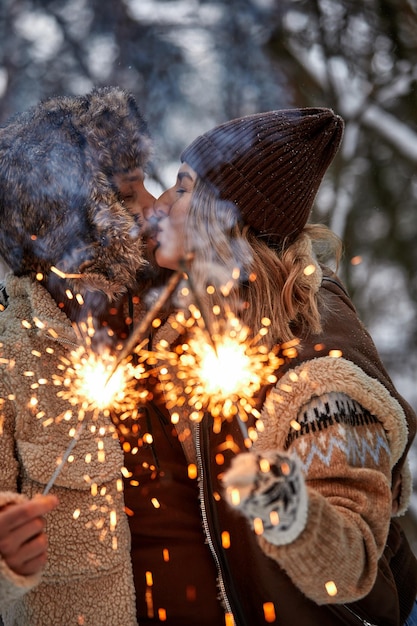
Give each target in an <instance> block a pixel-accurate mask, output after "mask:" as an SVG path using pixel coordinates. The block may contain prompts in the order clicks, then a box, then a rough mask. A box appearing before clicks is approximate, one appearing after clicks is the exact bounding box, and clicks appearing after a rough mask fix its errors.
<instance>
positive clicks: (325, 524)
mask: <svg viewBox="0 0 417 626" xmlns="http://www.w3.org/2000/svg"><path fill="white" fill-rule="evenodd" d="M319 361H321V362H320V363H319ZM263 418H264V421H265V432H264V433H263V435H262V437H261V438H260V441H259V447H260V448H261V449H262V448H263V449H271V447H273V448H275V447H276V448H277V449H280V450H282V451H284V452H287V453H289V454H290V455H292V456H293V457H295V458H297V460H298V462H299V463H300V464H301V467H302V470H303V474H304V477H305V481H306V486H307V500H308V504H307V507H308V512H307V522H306V524H305V527H304V529H303V531H302V532H301V533H300V534H299V536H298V537H297V538H296V539H295V540H294V541H293V542H292V543H289V544H287V545H282V546H276V545H273V544H271V543H269V542H268V541H267V540H266V539H265V538H262V537H261V538H260V543H261V546H262V548H263V550H264V551H265V553H266V554H268V556H270V557H271V558H273V559H275V560H276V561H277V562H278V563H279V564H280V566H281V567H282V568H283V569H284V570H285V571H286V572H287V574H288V575H289V576H290V578H291V579H292V580H293V582H294V583H295V584H296V585H297V586H298V587H299V588H300V589H301V591H303V593H304V594H305V595H306V596H308V597H309V598H311V599H312V600H314V601H315V602H317V603H319V604H325V603H332V602H333V603H344V602H352V601H355V600H358V599H359V598H361V597H363V596H365V595H366V594H367V593H368V592H369V591H370V589H371V588H372V586H373V583H374V580H375V576H376V573H377V562H378V559H379V557H380V556H381V554H382V552H383V549H384V547H385V541H386V538H387V534H388V529H389V524H390V518H391V470H392V467H393V465H394V464H395V462H396V460H397V458H398V455H399V454H401V450H402V446H403V445H404V441H405V438H406V430H405V419H404V416H403V414H402V410H401V408H400V407H399V405H398V404H397V403H396V401H395V400H394V399H393V398H391V396H389V394H388V392H387V391H386V390H385V388H382V385H379V383H377V381H374V380H370V379H368V377H366V375H364V374H363V372H362V371H361V370H359V368H357V367H356V366H355V365H354V364H352V363H350V362H348V361H344V360H343V359H330V360H329V359H328V358H325V359H317V363H314V362H310V363H309V364H308V365H307V366H306V365H304V366H302V367H301V368H300V369H299V370H298V371H295V370H293V371H292V372H290V373H289V375H288V377H287V378H286V379H281V381H280V383H279V385H278V386H277V388H276V389H275V390H274V392H273V393H272V394H271V396H270V398H269V399H268V402H267V405H266V407H265V410H264V416H263Z"/></svg>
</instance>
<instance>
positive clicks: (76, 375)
mask: <svg viewBox="0 0 417 626" xmlns="http://www.w3.org/2000/svg"><path fill="white" fill-rule="evenodd" d="M114 360H115V357H114V356H113V355H112V354H110V353H105V354H102V355H97V354H95V353H94V352H92V351H88V350H87V349H86V348H85V347H84V346H80V347H79V348H78V349H77V350H74V351H72V352H71V355H70V358H69V359H66V358H62V362H61V364H60V365H59V366H58V369H59V370H61V371H62V375H55V376H54V384H55V385H57V386H62V387H63V389H62V390H60V391H58V393H57V396H59V397H62V398H64V399H65V400H67V401H68V402H69V404H71V405H72V406H74V407H80V408H82V409H83V411H96V410H99V411H103V410H104V409H106V408H108V407H116V408H125V407H126V405H128V404H131V405H132V406H134V402H133V399H132V398H131V396H130V402H129V391H132V384H133V386H134V381H135V380H136V379H137V378H139V377H140V376H141V375H142V373H143V368H141V367H140V366H139V367H138V368H137V369H136V370H135V368H133V366H131V365H130V364H129V363H127V364H126V365H125V366H124V367H118V368H117V369H116V370H115V371H114V372H112V366H113V362H114Z"/></svg>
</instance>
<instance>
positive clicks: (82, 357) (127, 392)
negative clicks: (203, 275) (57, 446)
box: [44, 271, 183, 493]
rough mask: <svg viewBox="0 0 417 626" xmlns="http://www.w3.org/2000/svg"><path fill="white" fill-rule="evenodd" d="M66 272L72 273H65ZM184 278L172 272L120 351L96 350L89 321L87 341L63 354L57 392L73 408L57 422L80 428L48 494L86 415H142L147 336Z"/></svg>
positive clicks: (65, 456) (63, 460)
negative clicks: (140, 383)
mask: <svg viewBox="0 0 417 626" xmlns="http://www.w3.org/2000/svg"><path fill="white" fill-rule="evenodd" d="M61 274H62V275H63V276H64V277H67V275H65V274H63V273H62V272H61ZM182 277H183V272H182V271H178V272H176V273H175V274H173V276H172V277H171V279H170V281H169V282H168V284H167V285H166V287H165V288H164V290H162V292H161V294H160V295H159V297H158V299H157V300H156V302H155V304H154V305H153V307H152V308H151V309H150V310H149V312H148V313H147V314H146V315H145V317H144V319H143V320H142V322H141V323H140V324H139V325H138V327H137V329H136V330H135V332H134V333H132V335H131V336H130V338H129V341H127V342H126V344H125V345H124V346H123V348H122V349H121V350H120V351H119V352H118V353H116V354H114V353H110V352H103V353H101V354H99V355H98V354H97V353H95V352H94V351H92V349H91V336H92V335H93V333H94V329H93V327H92V324H89V325H86V327H85V329H84V335H83V339H84V342H83V344H82V345H80V346H79V348H77V349H76V350H73V351H72V352H71V353H70V354H69V356H68V357H62V358H61V362H60V363H59V365H58V367H57V369H58V373H57V374H55V375H54V376H53V377H52V378H53V384H54V385H56V386H57V387H59V390H58V391H57V396H58V397H60V398H62V399H64V400H66V401H67V402H68V403H69V405H70V406H71V407H72V409H69V410H67V411H65V412H64V413H62V414H61V415H59V416H57V417H56V418H55V420H54V421H55V422H59V421H62V420H63V419H65V420H67V421H69V420H71V419H72V418H73V417H74V416H75V417H76V419H77V423H78V425H77V427H76V428H75V429H74V428H73V429H71V431H70V436H71V441H70V443H69V444H68V446H67V448H66V450H65V452H64V454H63V456H62V458H61V460H60V462H59V464H58V466H57V468H56V470H55V472H54V474H53V476H52V477H51V479H50V480H49V482H48V484H47V486H46V487H45V490H44V493H48V492H49V491H50V489H51V487H52V486H53V484H54V482H55V480H56V478H57V477H58V476H59V474H60V472H61V471H62V469H63V467H64V465H65V463H66V462H67V460H68V458H69V456H70V454H71V452H72V450H73V448H74V446H75V445H76V443H77V441H78V439H79V438H80V436H81V433H82V431H83V430H84V428H85V420H86V416H87V415H88V416H89V417H90V420H91V423H92V424H93V423H94V422H96V421H97V420H98V418H99V416H100V415H101V414H103V415H104V416H105V417H109V418H110V410H112V414H113V416H114V415H115V414H117V419H118V420H119V421H123V420H124V419H126V418H127V417H129V418H131V419H135V418H137V415H138V405H139V404H140V402H142V401H143V400H144V399H146V397H147V391H146V389H143V388H142V389H140V388H138V380H140V379H143V378H146V376H147V373H146V368H145V366H144V361H145V360H146V358H147V356H148V354H149V353H148V352H147V351H146V350H142V349H143V347H144V345H145V344H146V343H147V339H145V335H146V333H147V332H148V331H149V327H150V326H151V325H152V323H153V322H154V319H155V317H156V315H157V313H158V312H159V311H160V309H161V308H162V307H163V306H164V305H165V303H166V302H167V300H168V299H169V297H170V296H171V295H172V293H173V292H174V290H175V288H176V287H177V285H178V284H179V282H180V280H181V279H182ZM133 348H135V353H136V354H138V355H139V357H138V359H137V361H138V362H137V363H136V364H134V363H133V354H132V353H133ZM110 428H114V425H113V423H112V421H111V419H109V421H108V426H107V429H110ZM99 443H100V442H99ZM99 453H100V451H99Z"/></svg>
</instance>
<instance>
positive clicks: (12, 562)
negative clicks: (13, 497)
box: [0, 495, 58, 576]
mask: <svg viewBox="0 0 417 626" xmlns="http://www.w3.org/2000/svg"><path fill="white" fill-rule="evenodd" d="M57 505H58V499H57V498H56V497H55V496H52V495H47V496H35V497H34V498H33V500H27V501H26V502H18V503H12V504H8V505H6V506H4V507H2V508H1V509H0V555H1V557H2V558H3V559H4V561H5V562H6V563H7V565H8V567H9V568H10V569H12V570H13V571H14V572H16V574H20V575H21V576H30V575H33V574H37V573H38V572H40V571H41V570H42V569H43V567H44V565H45V563H46V558H47V545H48V540H47V536H46V532H45V520H44V515H46V513H48V512H49V511H52V509H54V508H55V507H56V506H57Z"/></svg>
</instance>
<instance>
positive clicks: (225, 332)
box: [154, 307, 282, 431]
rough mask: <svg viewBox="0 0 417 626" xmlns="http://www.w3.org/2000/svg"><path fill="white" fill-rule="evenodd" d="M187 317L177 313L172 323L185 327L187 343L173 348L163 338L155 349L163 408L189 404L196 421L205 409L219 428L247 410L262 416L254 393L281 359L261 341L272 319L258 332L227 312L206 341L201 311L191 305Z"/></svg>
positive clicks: (270, 378) (270, 381)
mask: <svg viewBox="0 0 417 626" xmlns="http://www.w3.org/2000/svg"><path fill="white" fill-rule="evenodd" d="M190 311H191V316H190V317H189V318H186V317H185V316H184V314H182V313H179V314H177V315H176V318H175V324H176V325H177V326H179V327H182V328H183V329H184V330H185V331H186V332H187V339H186V343H182V344H181V345H178V346H177V347H176V348H175V349H174V350H171V349H170V347H169V345H168V343H167V342H166V341H165V340H161V341H160V342H159V343H158V344H157V345H156V346H155V348H154V356H155V359H157V360H158V361H159V362H160V363H161V366H160V369H159V377H160V380H161V383H162V386H163V389H164V393H165V397H166V400H167V407H168V409H170V410H175V408H176V407H181V406H188V407H189V408H190V411H191V412H190V419H191V420H193V421H200V420H201V419H202V418H203V416H204V414H205V413H207V412H209V413H211V415H212V416H213V418H214V428H215V430H217V431H219V430H220V428H221V422H222V421H223V420H230V419H232V418H233V417H235V416H237V417H238V418H239V421H240V423H241V422H247V420H248V417H249V415H252V416H253V417H255V418H256V419H258V418H259V417H260V414H259V412H258V411H257V409H256V407H255V404H256V401H255V395H256V393H257V392H258V391H259V390H260V388H261V387H262V386H264V385H268V384H273V383H275V382H276V380H277V378H276V375H275V372H276V370H277V369H278V367H279V366H280V364H281V363H282V359H280V357H279V356H278V355H277V353H276V351H274V350H269V349H268V348H267V347H266V346H265V345H263V344H261V343H260V341H261V339H262V337H263V336H264V335H266V334H267V333H268V326H269V325H270V321H269V320H268V319H266V318H265V319H264V320H263V326H262V328H261V329H260V330H259V332H258V333H257V335H256V336H252V337H251V334H250V330H249V328H248V327H247V326H245V325H244V324H243V323H242V322H241V321H240V320H239V319H238V318H237V317H236V316H235V315H233V314H232V313H231V312H225V314H224V315H222V316H220V314H219V312H218V314H217V316H216V321H215V324H214V327H213V328H212V329H211V332H210V341H208V340H207V328H206V327H205V326H204V322H202V321H201V320H202V318H201V312H200V310H199V309H197V308H195V307H190Z"/></svg>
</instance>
